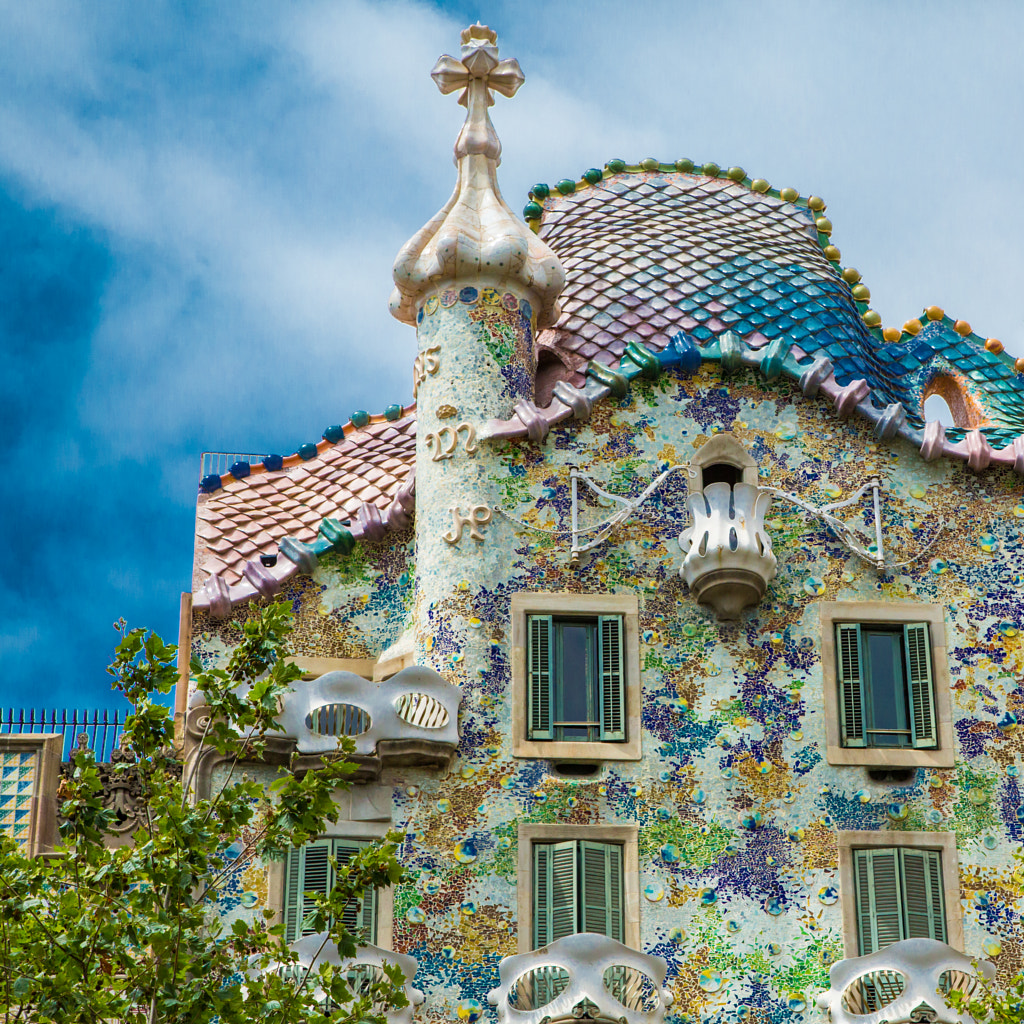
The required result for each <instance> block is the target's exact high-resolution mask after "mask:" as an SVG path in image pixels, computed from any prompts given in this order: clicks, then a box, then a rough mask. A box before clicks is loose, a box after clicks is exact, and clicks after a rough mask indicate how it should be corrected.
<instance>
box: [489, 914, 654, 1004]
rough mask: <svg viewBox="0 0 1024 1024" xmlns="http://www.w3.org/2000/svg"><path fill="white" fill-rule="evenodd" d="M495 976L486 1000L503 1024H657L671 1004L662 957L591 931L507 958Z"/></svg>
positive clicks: (569, 936)
mask: <svg viewBox="0 0 1024 1024" xmlns="http://www.w3.org/2000/svg"><path fill="white" fill-rule="evenodd" d="M498 971H499V978H500V983H499V985H498V987H497V988H495V989H492V990H491V991H490V992H489V993H488V994H487V1000H488V1002H489V1003H490V1004H491V1006H494V1007H496V1008H497V1011H498V1020H499V1021H500V1022H501V1024H541V1021H550V1022H551V1024H557V1022H560V1021H565V1022H569V1021H579V1020H593V1021H603V1022H607V1024H660V1022H661V1021H663V1020H664V1018H665V1011H666V1010H667V1009H668V1007H669V1006H670V1005H671V1003H672V993H671V992H669V990H668V989H667V988H665V987H664V984H665V974H666V972H667V967H666V964H665V961H664V960H662V959H661V957H657V956H650V955H648V954H646V953H638V952H637V951H636V950H635V949H630V948H629V947H628V946H624V945H622V943H621V942H616V941H615V940H614V939H610V938H608V937H607V936H604V935H594V934H591V933H589V932H583V933H581V934H579V935H567V936H565V938H562V939H558V940H557V941H555V942H552V943H551V944H550V945H548V946H545V947H544V948H543V949H537V950H534V951H533V952H532V953H521V954H519V955H518V956H507V957H505V959H504V960H502V961H501V963H500V965H499V967H498Z"/></svg>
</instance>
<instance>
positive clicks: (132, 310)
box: [0, 0, 1024, 708]
mask: <svg viewBox="0 0 1024 1024" xmlns="http://www.w3.org/2000/svg"><path fill="white" fill-rule="evenodd" d="M477 19H479V20H481V21H482V22H484V23H485V24H489V25H490V26H491V27H492V28H494V29H495V30H496V31H497V32H498V35H499V39H498V42H499V46H500V49H501V55H502V56H504V57H516V58H518V60H519V62H520V64H521V65H522V68H523V70H524V72H525V75H526V83H525V85H524V86H523V87H522V89H521V90H520V91H519V93H518V94H517V96H516V97H515V98H514V99H512V100H506V99H505V98H503V97H500V96H499V97H497V98H496V105H495V106H494V108H492V111H491V115H492V118H493V121H494V124H495V127H496V129H497V132H498V134H499V136H500V138H501V140H502V144H503V147H504V155H503V164H502V167H501V170H500V180H501V183H502V189H503V192H504V194H505V197H506V199H507V201H508V202H509V205H510V206H511V207H512V208H513V209H514V210H517V211H518V210H520V209H521V208H522V206H523V205H524V203H525V202H526V198H527V191H528V189H529V187H530V186H531V185H532V184H533V183H534V182H537V181H547V182H554V181H556V180H558V179H560V178H563V177H576V178H578V177H579V175H580V174H581V172H582V171H583V170H585V169H586V168H588V167H593V166H597V167H600V166H602V165H603V163H604V162H605V161H606V160H609V159H611V158H612V157H620V158H622V159H625V160H626V161H627V162H635V161H639V160H641V159H643V158H644V157H647V156H655V157H657V158H659V159H661V160H675V159H677V158H680V157H689V158H691V159H694V160H696V161H697V162H698V163H702V162H704V161H708V160H714V161H716V162H718V163H719V164H721V165H722V166H732V165H736V164H738V165H740V166H742V167H744V168H745V169H746V170H747V171H748V173H750V174H751V175H752V176H757V177H763V178H767V179H768V181H770V182H771V183H772V184H773V185H775V186H776V187H783V186H791V187H794V188H797V189H798V190H799V191H800V192H801V193H802V194H808V193H813V194H817V195H821V196H823V197H824V198H825V199H826V201H827V202H828V215H829V217H830V218H831V220H832V222H833V224H834V226H835V227H834V232H833V235H832V240H833V242H834V243H835V244H836V245H837V246H838V247H839V248H840V249H841V251H842V254H843V260H842V262H843V264H844V265H846V266H855V267H857V269H858V270H860V272H861V273H862V275H863V278H864V281H865V283H866V284H867V285H868V286H869V287H870V288H871V292H872V305H873V306H874V308H875V309H877V310H878V311H879V312H880V313H881V314H882V318H883V323H884V324H885V325H901V324H902V323H903V322H904V321H905V320H906V319H908V318H909V317H911V316H915V315H917V314H918V313H920V311H921V310H922V308H923V307H925V306H929V305H932V304H937V305H939V306H941V307H943V308H944V309H945V310H946V311H947V312H948V313H950V314H951V315H953V316H955V317H957V318H960V319H965V320H968V321H969V322H970V323H971V324H972V325H973V326H974V328H975V329H976V330H977V331H978V332H979V333H980V334H982V335H983V336H986V337H997V338H999V339H1001V340H1002V341H1003V343H1004V344H1005V345H1006V347H1007V350H1008V351H1010V352H1011V353H1013V354H1015V355H1024V306H1022V299H1021V295H1022V290H1021V285H1020V274H1021V268H1022V244H1024V243H1022V241H1021V239H1022V238H1024V204H1022V203H1021V202H1020V201H1019V195H1020V185H1019V182H1018V181H1017V176H1018V175H1019V174H1020V173H1021V169H1022V167H1024V136H1022V133H1021V132H1020V125H1021V123H1022V121H1024V118H1022V113H1024V110H1022V107H1024V88H1022V82H1021V77H1022V72H1021V70H1020V60H1019V55H1020V53H1021V52H1022V51H1024V5H1022V4H1020V3H1019V2H1007V3H999V2H987V3H979V4H972V5H965V4H962V3H960V2H957V3H946V2H942V0H928V2H912V0H905V2H890V0H886V2H873V0H861V2H858V3H855V4H854V3H849V2H843V3H833V2H830V0H816V2H798V0H792V2H771V0H759V2H756V3H755V2H752V0H748V2H735V0H718V2H715V3H710V2H700V3H696V2H687V0H672V2H666V3H659V2H652V0H646V2H645V3H643V4H639V5H638V4H625V3H622V2H621V0H620V2H618V3H611V2H605V0H590V2H588V3H585V4H584V3H575V2H571V0H563V2H561V3H558V4H551V3H547V4H543V5H541V4H539V3H534V2H528V0H518V2H516V3H505V2H500V0H498V2H493V3H488V4H486V5H479V4H473V3H463V2H451V3H426V2H413V0H399V2H391V0H332V2H321V0H293V2H288V3H283V2H277V3H270V2H266V3H265V2H259V0H232V2H230V3H229V2H220V3H168V2H160V0H147V2H146V3H145V4H138V3H134V2H114V0H95V2H90V3H88V4H83V3H79V2H66V3H56V2H50V0H33V2H32V3H25V2H24V0H0V239H2V240H3V251H2V255H0V356H2V359H3V371H4V372H3V373H2V375H0V424H2V428H3V429H2V433H0V437H2V445H3V448H2V451H3V455H2V464H3V473H2V477H0V489H2V493H0V523H2V527H3V529H2V531H0V537H2V543H4V546H5V547H6V552H5V556H4V559H3V566H4V569H3V573H2V576H0V673H2V674H0V679H2V684H0V706H6V707H11V706H14V707H21V706H26V705H31V706H33V707H37V708H39V707H71V706H74V707H83V708H107V707H114V706H116V705H117V703H118V699H117V697H116V696H115V695H114V694H112V693H111V692H110V680H109V677H108V676H107V674H106V672H105V668H106V666H107V664H108V663H109V661H110V659H111V654H112V651H113V646H114V643H115V641H116V634H115V633H114V631H113V629H112V624H113V623H114V622H115V621H116V620H117V619H119V618H121V617H122V616H123V617H124V618H125V619H127V620H128V622H129V624H130V625H139V626H146V627H149V628H152V629H155V630H156V631H158V632H159V633H160V634H161V635H163V636H164V637H165V638H166V639H168V640H176V638H177V632H178V607H179V598H180V594H181V592H182V591H184V590H188V589H189V588H190V585H191V564H192V542H193V528H194V518H195V498H196V486H197V482H198V479H199V466H200V454H201V453H202V452H203V451H228V452H278V453H281V454H289V453H291V452H294V451H295V450H296V448H297V447H298V445H300V444H302V443H304V442H306V441H316V440H319V438H320V435H321V433H322V431H323V429H324V428H325V427H326V426H328V425H329V424H334V423H341V422H344V421H345V420H347V419H348V417H349V415H350V413H351V412H352V411H353V410H355V409H367V410H369V411H370V412H380V411H382V410H383V409H384V407H385V406H387V405H389V404H391V403H393V402H401V403H403V404H405V403H408V402H409V401H410V400H411V393H412V361H413V356H414V351H415V338H414V334H413V330H412V328H410V327H408V326H405V325H403V324H400V323H398V322H397V321H395V320H393V319H392V318H391V317H390V315H389V314H388V311H387V300H388V295H389V293H390V290H391V263H392V261H393V259H394V256H395V254H396V253H397V252H398V249H399V248H400V247H401V246H402V244H403V243H404V242H405V241H406V240H407V239H408V238H409V237H410V236H411V235H412V234H414V233H415V232H416V231H417V230H418V229H419V228H420V227H421V226H422V225H423V223H424V222H425V221H426V220H428V219H429V217H430V216H432V215H433V213H434V212H435V211H436V210H437V209H438V208H439V207H440V206H441V205H443V203H444V202H445V201H446V200H447V198H448V196H449V194H450V192H451V189H452V186H453V184H454V174H455V172H454V168H453V166H452V163H451V148H452V145H453V143H454V141H455V138H456V136H457V134H458V130H459V127H460V125H461V121H462V116H463V114H464V111H463V109H462V108H461V107H459V106H458V104H457V103H456V102H455V97H454V96H447V97H445V96H441V94H440V93H439V92H438V91H437V89H436V88H435V86H434V85H433V83H432V82H431V80H430V77H429V73H430V69H431V67H432V66H433V64H434V62H435V60H436V59H437V57H438V56H439V55H441V54H442V53H453V54H455V55H456V56H457V55H458V46H459V32H460V31H461V29H462V28H464V27H465V26H466V25H467V24H470V23H471V22H473V21H476V20H477Z"/></svg>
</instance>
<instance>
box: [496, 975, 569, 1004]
mask: <svg viewBox="0 0 1024 1024" xmlns="http://www.w3.org/2000/svg"><path fill="white" fill-rule="evenodd" d="M568 987H569V972H568V971H567V970H565V968H564V967H535V968H534V969H533V970H532V971H527V972H526V973H525V974H521V975H520V976H519V977H518V978H517V979H516V983H515V984H514V985H513V986H512V987H511V988H510V989H509V992H508V1005H509V1006H511V1007H512V1008H513V1009H514V1010H539V1009H540V1008H541V1007H542V1006H547V1004H548V1003H550V1002H551V1000H552V999H554V998H555V996H557V995H560V994H561V993H562V992H564V991H565V990H566V989H567V988H568Z"/></svg>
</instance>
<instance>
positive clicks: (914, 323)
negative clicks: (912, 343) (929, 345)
mask: <svg viewBox="0 0 1024 1024" xmlns="http://www.w3.org/2000/svg"><path fill="white" fill-rule="evenodd" d="M923 327H924V324H922V323H921V321H920V320H908V321H907V322H906V323H905V324H904V325H903V330H905V331H906V332H907V334H909V335H911V336H913V335H915V334H920V333H921V330H922V329H923Z"/></svg>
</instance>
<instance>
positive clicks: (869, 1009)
mask: <svg viewBox="0 0 1024 1024" xmlns="http://www.w3.org/2000/svg"><path fill="white" fill-rule="evenodd" d="M946 972H949V973H950V975H951V976H952V977H951V980H952V987H954V988H959V989H961V990H963V991H966V992H967V993H968V994H970V992H971V991H972V990H973V988H974V986H975V985H976V984H977V981H976V979H977V977H978V975H979V974H980V975H981V976H982V977H983V978H986V979H988V980H989V981H991V980H992V979H993V978H994V977H995V975H996V972H995V968H994V967H993V966H992V964H990V963H988V962H987V961H984V960H983V961H981V962H980V963H978V964H977V965H976V964H975V962H974V961H972V960H971V958H970V957H967V956H964V954H963V953H960V952H958V951H957V950H955V949H953V947H952V946H947V945H946V943H944V942H937V941H935V939H906V940H905V941H903V942H894V943H893V944H892V945H891V946H885V947H884V948H883V949H879V950H877V951H876V952H874V953H869V954H868V955H867V956H858V957H851V958H849V959H847V960H840V961H838V962H837V963H835V964H833V965H832V969H831V970H830V971H829V981H830V982H831V985H832V987H831V988H830V989H829V990H828V991H827V992H823V993H822V994H821V995H820V996H818V1000H817V1003H818V1008H819V1009H820V1010H823V1011H824V1012H825V1014H826V1016H827V1018H828V1020H830V1021H831V1022H832V1024H884V1022H885V1024H916V1022H931V1024H974V1018H973V1017H970V1016H968V1015H967V1014H959V1013H957V1012H956V1010H954V1009H953V1008H952V1007H951V1006H949V1005H948V1004H947V1003H946V1000H945V999H944V998H943V997H942V995H941V993H940V991H939V989H940V986H941V985H942V981H943V975H944V974H946ZM895 975H899V976H900V978H901V979H902V982H903V990H902V992H899V994H898V995H895V996H894V998H889V996H890V995H892V994H893V993H894V992H896V990H897V989H898V988H899V979H897V978H895V977H894V976H895Z"/></svg>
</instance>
